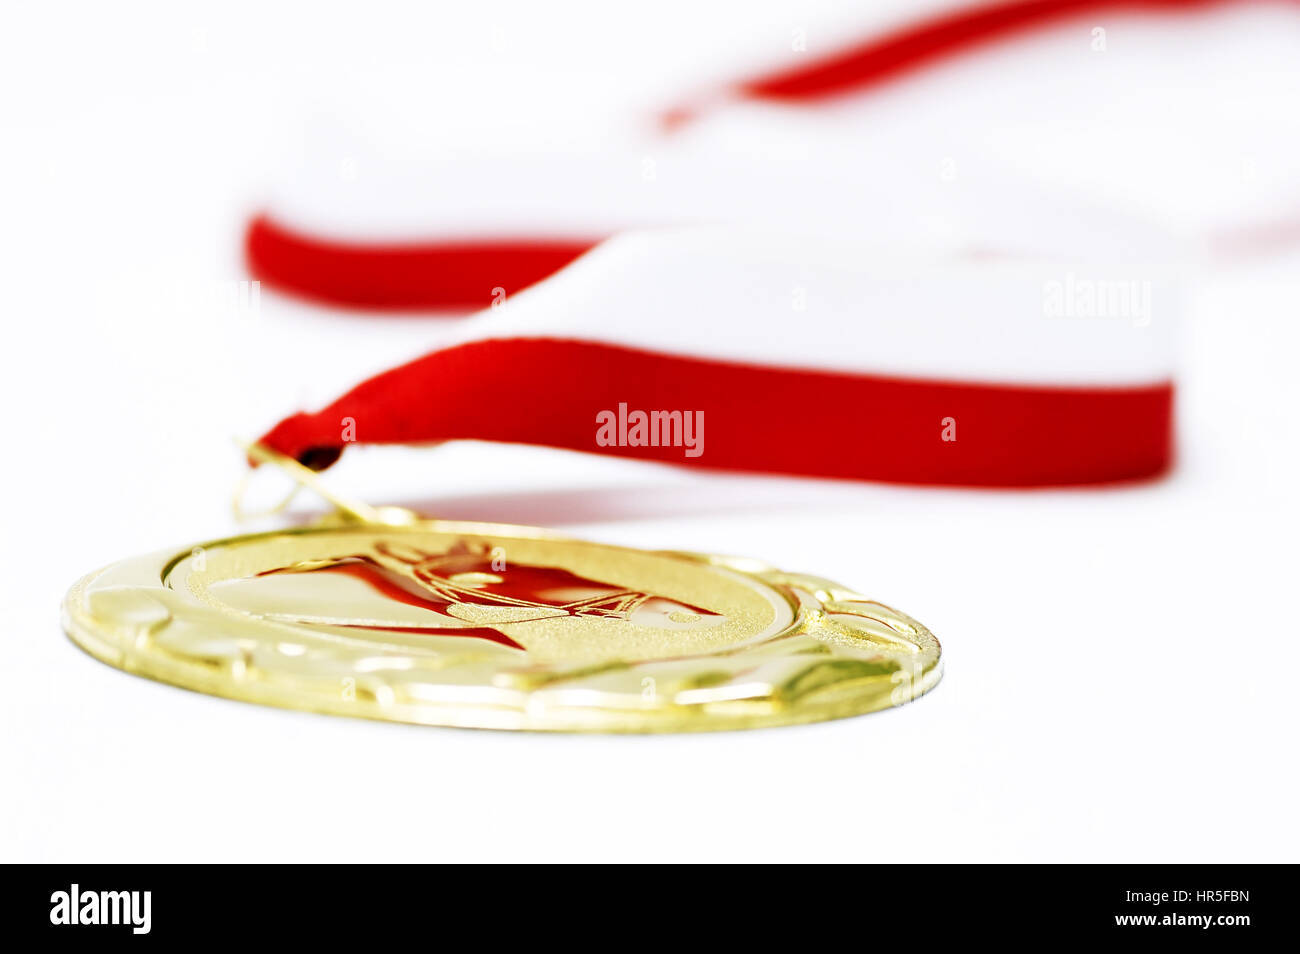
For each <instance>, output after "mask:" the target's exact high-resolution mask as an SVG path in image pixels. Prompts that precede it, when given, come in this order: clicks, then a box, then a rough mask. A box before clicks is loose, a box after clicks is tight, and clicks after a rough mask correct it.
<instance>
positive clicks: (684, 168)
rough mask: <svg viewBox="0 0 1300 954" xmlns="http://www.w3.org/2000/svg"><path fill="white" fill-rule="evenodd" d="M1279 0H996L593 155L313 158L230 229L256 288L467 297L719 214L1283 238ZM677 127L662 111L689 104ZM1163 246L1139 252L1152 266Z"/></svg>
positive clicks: (746, 221)
mask: <svg viewBox="0 0 1300 954" xmlns="http://www.w3.org/2000/svg"><path fill="white" fill-rule="evenodd" d="M1297 12H1298V11H1297V5H1296V4H1295V3H1294V2H1289V3H1288V2H1281V0H1278V2H1250V0H1004V2H998V3H984V4H974V5H971V4H970V3H969V2H966V3H962V4H960V5H955V6H954V7H953V8H952V9H950V10H947V11H943V12H940V13H937V14H930V15H926V16H925V17H922V18H920V19H918V20H916V21H915V22H910V23H909V22H904V23H900V24H898V25H896V26H895V27H892V28H890V29H887V30H884V31H875V32H871V33H869V34H868V35H866V36H864V37H862V38H860V39H858V40H856V41H853V40H850V39H849V38H844V39H843V40H841V38H840V37H838V36H835V37H831V36H823V35H820V34H813V35H812V36H810V38H809V46H810V49H809V51H808V52H805V53H798V54H795V53H792V54H791V56H790V58H791V60H792V62H791V64H790V65H788V66H786V67H783V68H782V69H780V70H778V71H776V72H771V73H768V74H766V75H762V76H758V77H756V78H753V79H749V80H742V81H738V82H735V83H732V84H728V85H726V86H724V87H723V88H722V89H720V90H717V91H710V92H708V93H706V94H705V95H703V96H701V97H700V98H699V99H698V100H692V101H689V102H688V103H687V104H686V105H685V106H682V107H675V108H674V109H672V110H670V111H669V113H670V114H671V115H672V116H674V117H676V119H677V122H676V123H675V131H674V132H673V133H672V134H671V135H664V134H663V133H662V132H656V133H653V134H650V135H646V136H644V137H642V138H638V139H634V140H632V141H627V142H622V143H621V144H620V145H618V146H617V147H615V146H611V147H610V148H609V149H607V150H605V151H603V152H602V153H600V154H598V155H586V156H553V157H551V158H550V159H547V158H544V157H543V158H539V157H537V156H527V157H517V156H512V155H502V156H499V157H495V158H493V157H483V156H465V157H462V158H459V159H447V158H435V159H430V160H429V161H427V162H418V161H412V160H411V158H410V157H405V158H404V159H403V161H402V162H391V161H387V160H385V158H384V157H383V156H373V157H365V158H364V160H363V161H361V162H360V163H359V167H360V168H359V171H358V172H357V174H356V175H355V176H352V177H350V178H343V179H341V178H340V177H339V175H338V165H339V163H338V161H336V160H337V159H338V157H336V156H329V155H321V156H318V157H317V159H318V160H319V161H318V162H316V163H309V164H308V165H307V166H306V167H304V168H302V169H297V170H295V172H294V174H293V175H292V176H290V177H287V178H286V181H285V182H284V184H283V186H282V187H281V188H279V189H278V190H276V192H275V193H274V194H273V195H272V197H271V200H270V202H269V203H268V205H267V207H266V210H265V211H264V213H263V214H261V215H260V216H259V217H258V218H257V219H256V220H255V221H254V222H253V223H252V224H251V226H250V228H249V231H248V236H247V253H248V260H249V262H250V265H251V268H252V270H253V272H254V274H255V275H256V276H257V277H258V278H260V279H261V280H262V281H263V282H265V283H266V284H267V285H268V286H271V287H275V288H278V289H281V290H285V291H289V292H292V293H295V294H298V295H302V296H305V297H309V298H312V299H315V300H318V301H322V302H326V303H330V304H336V305H348V306H353V307H360V308H367V309H403V310H434V309H459V310H467V309H475V308H479V307H483V306H485V305H487V304H489V303H490V302H491V301H492V300H493V297H494V296H496V295H499V294H500V292H498V291H497V290H498V289H501V290H503V291H504V292H505V293H506V294H513V293H514V292H515V291H518V290H519V289H521V288H524V287H526V286H528V285H530V284H532V283H534V282H536V281H538V280H540V279H542V278H544V277H546V276H547V275H549V274H552V273H553V272H555V271H556V270H557V269H559V268H561V267H563V266H564V265H566V264H568V263H569V262H571V261H572V260H574V259H575V258H576V257H577V256H579V255H580V254H582V253H583V252H585V251H586V250H588V249H590V248H592V247H593V246H594V245H595V244H597V243H598V242H600V241H603V240H604V239H605V238H607V237H609V236H611V235H614V234H617V233H620V232H623V231H626V230H628V229H633V228H643V227H647V226H662V225H673V224H692V223H714V222H717V223H729V224H738V225H751V226H762V227H767V228H776V229H785V228H792V229H798V230H801V231H808V232H819V233H822V234H835V235H845V236H849V237H851V238H854V239H863V238H865V239H870V240H875V241H878V242H896V241H909V242H912V243H915V244H918V245H926V246H929V247H935V248H940V249H949V250H962V249H966V250H970V249H975V250H984V249H994V250H997V251H1000V252H1004V253H1009V254H1020V255H1043V254H1047V255H1062V256H1072V255H1082V256H1085V257H1087V256H1100V255H1108V254H1111V253H1112V252H1113V250H1114V245H1115V243H1116V242H1117V241H1132V231H1131V229H1130V230H1127V231H1124V232H1122V233H1121V232H1120V231H1119V230H1118V229H1109V230H1108V228H1107V227H1106V225H1105V223H1106V222H1107V221H1108V220H1109V219H1112V218H1118V219H1121V220H1124V219H1127V220H1132V219H1139V218H1146V219H1148V220H1149V221H1150V222H1151V224H1152V226H1153V229H1152V230H1151V231H1152V232H1153V233H1154V232H1155V231H1158V230H1163V231H1165V232H1167V233H1169V234H1172V235H1173V236H1174V237H1175V238H1176V239H1177V241H1178V242H1179V243H1180V247H1181V253H1182V257H1184V258H1189V257H1190V258H1198V257H1205V256H1209V255H1212V254H1218V253H1220V252H1223V251H1228V252H1234V251H1242V250H1245V251H1257V250H1260V249H1266V248H1268V247H1271V246H1272V245H1276V244H1278V243H1281V242H1288V241H1294V240H1295V237H1296V236H1297V235H1300V186H1297V184H1296V181H1295V176H1294V170H1295V167H1296V164H1297V162H1298V161H1300V110H1295V109H1293V108H1290V107H1291V104H1293V103H1294V101H1295V99H1296V98H1297V96H1300V57H1296V56H1295V50H1296V48H1297V47H1298V46H1300V15H1297ZM688 114H689V116H690V118H691V121H690V122H682V121H681V119H682V118H683V117H684V116H686V115H688ZM1166 251H1167V249H1165V250H1159V251H1153V250H1152V249H1151V248H1150V247H1147V248H1144V249H1143V253H1144V254H1148V255H1154V256H1155V257H1162V258H1163V257H1166V255H1165V252H1166Z"/></svg>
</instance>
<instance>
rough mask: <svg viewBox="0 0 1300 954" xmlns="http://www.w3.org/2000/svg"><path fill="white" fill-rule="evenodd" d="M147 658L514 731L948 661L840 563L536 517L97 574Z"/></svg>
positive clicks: (600, 728)
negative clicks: (723, 551)
mask: <svg viewBox="0 0 1300 954" xmlns="http://www.w3.org/2000/svg"><path fill="white" fill-rule="evenodd" d="M64 625H65V628H66V629H67V631H68V634H69V635H70V636H71V638H72V639H73V641H74V642H76V643H77V645H79V646H81V647H82V648H83V649H85V650H86V651H87V652H89V653H90V654H91V655H93V656H95V657H96V658H98V659H101V660H103V661H104V662H107V663H108V664H110V665H112V666H116V667H118V668H120V669H123V670H126V671H127V672H132V673H136V674H138V675H142V676H147V677H149V678H151V679H157V680H160V681H163V682H168V683H172V684H174V685H178V686H183V687H185V688H188V689H195V690H198V691H200V692H206V693H210V694H213V695H219V696H226V697H229V698H232V699H240V700H243V701H247V702H258V703H263V704H266V705H276V706H283V707H286V708H292V709H304V710H310V711H317V712H329V713H334V714H339V715H353V716H361V717H364V718H371V719H384V720H390V721H397V722H415V723H423V724H427V725H448V726H464V727H478V728H495V729H533V730H561V731H594V732H682V731H701V730H712V729H736V728H751V727H759V726H771V725H787V724H793V723H799V722H812V721H817V720H821V719H832V718H838V717H841V716H849V715H856V714H859V713H863V712H870V711H873V710H876V709H883V708H887V707H889V706H891V705H898V704H900V703H903V702H907V701H910V700H911V699H913V698H915V697H916V696H918V695H920V694H921V693H923V692H925V691H926V690H928V689H930V688H931V687H932V686H933V685H934V684H935V683H936V682H937V681H938V679H939V672H940V669H939V644H938V642H937V641H936V640H935V638H934V637H933V636H932V635H931V634H930V632H929V631H928V630H926V629H925V627H923V626H921V625H920V624H919V623H917V622H916V621H915V620H912V619H910V618H909V617H907V616H904V615H902V614H901V613H898V612H896V611H894V610H892V609H889V608H888V607H886V606H883V605H881V604H880V603H876V602H873V601H871V600H869V599H868V598H867V597H865V596H862V595H860V594H858V593H855V592H853V591H851V590H848V589H845V588H844V587H841V586H838V585H836V584H834V583H831V582H829V581H827V580H823V579H819V578H816V577H810V576H803V575H799V574H790V573H783V572H780V571H778V570H775V569H773V568H771V567H767V566H763V565H761V564H758V563H756V562H754V561H749V560H738V559H731V558H723V557H713V556H704V555H699V554H687V553H669V552H647V551H641V550H631V549H626V548H622V547H613V546H606V545H602V544H597V543H589V542H585V541H578V540H570V539H565V538H562V537H558V536H552V535H549V534H546V533H543V532H542V531H537V530H533V529H530V528H524V527H509V526H498V525H495V524H467V523H450V522H444V521H422V522H417V523H414V524H411V525H409V526H383V525H375V524H361V525H357V524H352V525H348V524H339V523H335V524H332V525H325V526H318V527H313V528H306V529H299V530H285V531H278V532H274V533H267V534H259V535H255V536H245V537H234V538H231V539H227V540H218V541H214V542H212V543H207V544H203V545H201V546H197V547H192V548H185V549H183V550H179V551H168V552H164V553H160V554H155V555H153V556H150V557H142V558H138V559H134V560H127V561H124V562H122V563H118V564H115V565H113V566H110V567H108V568H106V569H104V570H101V571H99V572H98V573H93V574H91V575H90V576H87V577H86V578H85V579H83V580H81V581H80V582H79V583H77V585H76V586H74V587H73V588H72V590H71V591H70V592H69V594H68V597H67V599H66V601H65V604H64Z"/></svg>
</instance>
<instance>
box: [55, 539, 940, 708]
mask: <svg viewBox="0 0 1300 954" xmlns="http://www.w3.org/2000/svg"><path fill="white" fill-rule="evenodd" d="M340 532H345V533H346V532H356V533H358V534H371V535H378V534H387V533H396V534H407V533H420V532H428V533H437V534H443V535H448V534H452V535H454V534H460V535H468V536H478V537H487V538H492V537H503V538H511V537H513V538H517V539H526V540H536V541H542V542H556V543H561V544H563V543H574V544H580V545H584V546H595V547H599V548H603V549H607V550H612V551H620V552H626V553H633V554H640V555H651V556H656V557H662V558H666V559H670V560H678V561H683V562H688V563H694V564H699V565H701V566H704V567H709V568H712V569H715V570H718V569H720V570H723V571H724V572H726V573H728V574H735V575H738V576H740V577H741V578H743V579H744V581H745V582H746V583H748V584H749V585H750V586H751V587H754V586H755V585H756V584H757V587H758V588H761V589H763V590H766V591H768V592H771V593H772V594H773V595H774V596H775V597H777V598H779V599H781V600H784V601H786V602H787V603H789V604H790V607H791V612H792V619H791V621H790V623H789V624H788V625H787V626H786V627H785V628H784V629H782V630H781V631H780V632H778V633H776V634H774V635H772V636H770V637H768V638H767V639H765V640H764V641H763V643H762V644H761V645H766V644H767V643H768V642H770V641H771V640H776V639H783V638H786V637H788V636H794V635H808V636H811V637H813V638H814V639H817V640H818V641H819V642H827V640H830V642H831V643H839V642H842V641H843V640H850V641H851V640H852V639H853V635H852V633H850V634H848V635H846V634H845V632H844V631H843V630H844V627H836V626H835V625H834V624H833V622H832V621H833V619H835V618H837V617H844V616H846V615H850V616H851V615H852V614H853V613H854V612H855V604H859V605H861V606H870V607H872V608H873V612H872V614H871V615H870V616H865V614H863V615H864V616H865V618H866V619H868V620H871V621H872V623H873V624H875V625H880V624H881V623H882V619H881V617H889V620H888V622H885V623H884V625H892V624H898V625H900V626H901V627H902V628H903V630H904V631H900V632H899V639H900V642H901V641H906V642H910V643H912V644H914V645H915V646H916V650H915V653H914V654H915V655H917V656H918V657H919V660H920V661H919V664H918V665H917V666H916V667H915V668H914V669H913V670H912V673H911V674H909V675H908V676H907V677H906V678H904V679H903V680H901V682H900V680H899V679H898V678H896V677H897V676H898V674H899V673H900V672H902V671H903V670H902V667H901V666H900V667H899V668H898V669H897V670H895V671H893V672H891V673H888V674H885V673H880V674H876V675H874V676H871V677H862V678H858V679H850V680H846V681H845V682H844V683H843V684H836V683H834V682H832V683H831V684H829V685H828V686H827V687H825V688H824V689H817V690H815V693H820V694H821V697H820V698H817V699H803V698H798V699H793V700H782V699H779V698H774V697H771V696H769V697H768V698H767V699H766V700H756V699H753V698H750V699H737V700H734V701H733V702H732V703H731V704H728V703H726V702H725V701H721V702H720V701H713V702H709V703H704V704H702V707H697V706H695V705H683V704H679V703H676V702H671V701H670V702H667V703H663V704H659V705H656V706H654V707H650V708H645V709H626V708H615V707H611V706H600V705H596V706H559V705H555V704H553V703H552V704H547V705H545V706H544V707H542V709H541V710H536V709H535V707H534V705H533V701H534V700H535V699H537V698H538V696H536V695H535V694H534V693H532V692H531V691H525V698H526V700H527V701H526V702H525V703H524V704H523V705H522V706H506V705H493V704H487V703H483V702H475V703H471V704H454V703H434V702H430V701H427V700H425V701H416V702H400V701H389V702H380V701H377V700H369V699H361V698H355V699H351V700H348V699H344V698H343V697H342V696H341V695H340V694H339V693H338V692H334V693H332V694H331V693H323V692H319V691H313V690H310V689H307V688H303V687H301V686H300V687H298V688H293V687H286V686H284V685H280V684H279V683H277V682H274V681H268V680H267V679H265V678H237V677H236V676H235V675H234V674H233V673H232V672H230V671H229V668H228V667H226V668H212V669H210V670H209V671H204V670H203V668H202V667H201V666H200V665H199V663H198V662H196V661H195V660H193V659H186V658H184V657H180V656H175V655H174V654H171V653H167V652H162V651H158V650H149V649H148V648H147V646H148V644H149V643H150V642H151V641H152V632H151V630H152V629H153V626H152V625H145V626H144V627H143V631H139V632H137V633H136V635H135V638H134V639H128V638H124V637H123V636H122V634H121V632H119V631H120V630H124V629H130V628H132V624H130V623H128V622H126V621H123V620H117V621H113V620H107V619H96V618H95V615H94V614H93V613H92V612H91V611H90V609H89V607H88V605H87V599H88V597H89V595H90V594H91V593H92V592H95V587H96V583H97V581H99V580H100V578H102V577H103V575H104V574H105V573H107V572H109V571H111V570H114V569H117V568H123V567H126V566H128V565H129V564H145V563H152V562H153V561H158V571H157V572H158V576H157V580H156V581H153V582H150V583H149V584H139V588H140V589H143V590H145V591H148V590H150V589H158V590H167V591H168V592H171V593H176V592H179V591H177V590H174V589H172V588H170V587H168V586H167V584H166V580H167V577H168V575H169V574H170V573H171V572H172V571H173V570H174V569H175V568H176V566H178V565H179V564H180V563H181V562H183V561H184V560H185V559H186V558H188V557H190V556H192V555H193V554H194V553H195V551H196V550H199V549H201V548H202V549H214V548H218V547H226V546H232V545H244V544H250V543H257V542H261V541H266V540H271V539H274V538H277V537H284V536H293V537H301V536H311V535H320V534H337V533H340ZM185 595H187V596H189V594H185ZM189 598H190V599H193V597H192V596H189ZM172 619H173V616H172V614H170V613H168V614H167V616H166V618H165V619H163V620H161V621H158V623H157V625H158V626H166V625H167V624H168V623H169V622H171V620H172ZM850 621H851V620H850ZM62 622H63V629H64V631H65V633H66V634H67V636H68V638H69V639H70V640H71V641H72V643H73V644H74V645H76V646H77V647H78V648H79V649H81V650H82V651H84V652H86V653H87V654H89V655H90V656H92V657H94V658H96V659H98V660H99V661H101V662H103V663H105V664H107V665H109V666H112V667H114V668H116V669H120V670H122V671H124V672H127V673H130V674H132V675H137V676H141V677H144V678H148V679H151V680H154V681H157V682H162V683H165V684H167V685H172V686H176V687H178V688H182V689H188V690H190V691H196V692H201V693H203V694H205V695H212V696H218V697H221V698H226V699H233V700H236V701H241V702H249V703H256V704H259V705H267V706H273V707H276V708H282V709H291V710H297V711H308V712H319V713H325V714H330V715H344V716H351V717H355V718H366V719H371V720H376V721H383V722H399V723H408V724H417V725H429V726H445V727H451V728H478V729H507V730H525V731H543V732H561V733H573V732H578V733H602V734H606V733H616V734H627V733H631V734H657V733H677V732H707V731H726V730H734V729H750V728H768V727H776V726H783V725H799V724H806V723H810V722H820V721H826V720H831V719H839V718H843V717H847V716H853V715H861V714H866V713H868V712H875V711H879V710H882V709H888V708H892V707H895V706H898V705H902V704H904V703H906V702H910V701H912V700H914V699H916V698H919V697H920V696H921V695H923V694H925V693H926V692H928V691H929V690H930V689H932V688H934V686H935V685H937V683H938V682H939V680H940V679H941V678H942V671H943V669H942V657H941V653H942V650H941V647H940V645H939V642H938V640H937V639H936V638H935V637H934V635H933V633H931V632H930V631H929V630H928V629H927V628H926V627H925V626H923V625H922V624H920V623H919V622H917V621H916V620H914V619H912V618H911V617H909V616H906V615H905V614H903V613H899V612H898V611H897V610H893V609H892V608H890V607H888V606H886V605H885V604H882V603H879V602H877V601H875V600H872V599H870V598H869V597H866V596H863V595H861V594H858V593H856V592H855V591H852V590H850V589H849V588H847V587H842V586H840V585H839V584H836V583H833V582H831V581H829V580H826V579H824V578H821V577H815V576H809V575H804V574H791V573H785V572H783V571H780V570H777V569H775V568H774V567H771V566H770V565H768V564H766V563H764V562H762V561H758V560H753V559H749V558H742V557H727V556H721V555H716V554H708V553H693V552H687V551H678V550H651V549H645V548H637V547H627V546H621V545H619V544H608V543H603V542H599V541H591V540H585V539H582V538H579V537H573V536H571V535H568V534H562V533H557V532H554V531H550V530H546V529H544V528H538V527H529V526H521V525H514V524H501V523H491V522H483V521H459V520H456V521H453V520H436V519H434V520H419V521H416V522H414V523H411V524H406V525H401V526H388V525H376V524H359V523H355V522H351V521H344V520H337V519H327V520H325V521H321V522H319V523H315V524H310V525H306V526H298V527H286V528H283V529H275V530H267V531H262V532H258V533H252V534H236V535H233V536H227V537H220V538H216V539H213V540H210V541H208V542H206V543H195V544H191V545H190V546H188V547H183V548H178V549H171V548H169V549H166V550H160V551H155V552H154V553H152V554H148V555H145V556H141V557H135V558H128V559H126V560H121V561H116V562H114V563H111V564H109V565H107V566H104V567H101V568H100V569H98V570H96V571H94V572H92V573H89V574H87V575H86V576H84V577H82V578H81V579H80V580H78V581H77V582H76V583H75V584H74V585H73V586H72V587H71V589H70V590H69V591H68V594H67V596H66V597H65V599H64V601H63V606H62ZM265 625H266V626H267V627H268V628H269V627H271V626H272V625H274V624H272V623H270V621H265ZM140 627H141V624H135V625H134V628H135V629H136V630H140ZM832 637H834V638H832ZM133 643H135V644H136V645H133ZM865 648H866V647H865V645H864V646H862V647H859V649H861V650H865ZM737 651H743V647H742V650H737ZM831 651H832V652H833V651H834V648H833V646H832V649H831ZM370 655H374V652H373V650H372V651H371V653H370ZM710 655H713V654H711V653H704V654H700V655H698V656H691V657H686V658H698V659H700V660H701V664H702V665H705V666H706V665H707V658H708V657H709V656H710ZM792 655H793V654H792ZM631 665H636V663H632V664H631Z"/></svg>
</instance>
